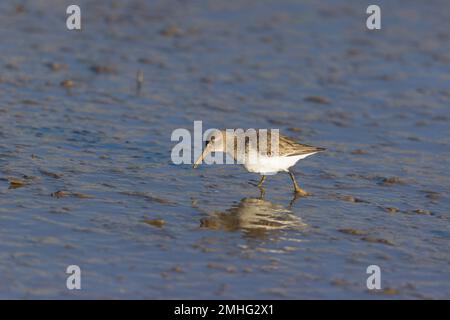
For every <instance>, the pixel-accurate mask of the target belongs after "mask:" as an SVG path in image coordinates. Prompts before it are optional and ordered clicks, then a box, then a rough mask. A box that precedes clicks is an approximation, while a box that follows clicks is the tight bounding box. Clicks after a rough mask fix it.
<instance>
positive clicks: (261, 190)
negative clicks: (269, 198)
mask: <svg viewBox="0 0 450 320" xmlns="http://www.w3.org/2000/svg"><path fill="white" fill-rule="evenodd" d="M258 188H259V200H264V196H265V195H266V190H265V189H264V188H263V187H258Z"/></svg>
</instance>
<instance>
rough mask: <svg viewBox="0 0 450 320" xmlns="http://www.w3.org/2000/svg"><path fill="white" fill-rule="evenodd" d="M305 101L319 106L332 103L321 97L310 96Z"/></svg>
mask: <svg viewBox="0 0 450 320" xmlns="http://www.w3.org/2000/svg"><path fill="white" fill-rule="evenodd" d="M305 101H307V102H312V103H317V104H329V103H330V100H328V99H327V98H324V97H320V96H309V97H306V98H305Z"/></svg>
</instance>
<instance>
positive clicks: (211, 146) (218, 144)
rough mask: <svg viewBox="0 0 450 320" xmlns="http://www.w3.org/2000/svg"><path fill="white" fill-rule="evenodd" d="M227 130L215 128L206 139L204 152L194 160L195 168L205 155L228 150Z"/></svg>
mask: <svg viewBox="0 0 450 320" xmlns="http://www.w3.org/2000/svg"><path fill="white" fill-rule="evenodd" d="M226 149H227V148H226V132H225V130H213V131H212V132H211V133H210V134H209V135H208V137H207V139H206V141H205V148H204V149H203V152H202V154H201V155H200V157H198V159H197V160H196V161H195V162H194V166H193V168H194V169H195V168H197V167H198V165H199V164H200V163H202V161H203V160H204V159H205V157H206V156H207V155H208V154H210V153H211V152H226Z"/></svg>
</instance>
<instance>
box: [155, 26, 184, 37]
mask: <svg viewBox="0 0 450 320" xmlns="http://www.w3.org/2000/svg"><path fill="white" fill-rule="evenodd" d="M159 33H160V34H161V35H162V36H164V37H179V36H181V35H182V34H183V31H182V30H181V29H180V28H179V27H177V26H174V25H170V26H167V27H165V28H164V29H162V30H161V31H160V32H159Z"/></svg>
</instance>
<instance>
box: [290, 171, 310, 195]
mask: <svg viewBox="0 0 450 320" xmlns="http://www.w3.org/2000/svg"><path fill="white" fill-rule="evenodd" d="M289 176H290V177H291V179H292V183H293V184H294V191H295V193H296V194H298V195H299V196H302V197H306V196H309V195H310V194H309V193H308V192H306V191H305V190H303V189H302V188H300V187H299V186H298V184H297V181H296V180H295V176H294V174H293V173H292V172H291V171H289Z"/></svg>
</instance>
